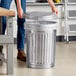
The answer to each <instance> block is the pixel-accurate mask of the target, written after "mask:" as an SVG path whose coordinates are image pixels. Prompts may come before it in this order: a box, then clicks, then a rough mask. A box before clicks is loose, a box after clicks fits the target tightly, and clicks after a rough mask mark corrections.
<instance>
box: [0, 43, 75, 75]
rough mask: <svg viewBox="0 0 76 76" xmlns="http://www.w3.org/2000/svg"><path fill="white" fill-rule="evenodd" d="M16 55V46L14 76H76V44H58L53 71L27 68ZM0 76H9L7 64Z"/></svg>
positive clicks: (2, 67)
mask: <svg viewBox="0 0 76 76" xmlns="http://www.w3.org/2000/svg"><path fill="white" fill-rule="evenodd" d="M5 51H6V48H5V47H4V52H5ZM16 54H17V50H16V45H14V74H13V76H76V42H70V43H69V44H66V43H64V42H57V46H56V61H55V67H54V68H51V69H30V68H27V67H26V64H25V62H24V63H23V62H21V61H18V60H16ZM0 76H7V75H6V64H5V63H4V64H3V65H2V66H0ZM10 76H12V75H10Z"/></svg>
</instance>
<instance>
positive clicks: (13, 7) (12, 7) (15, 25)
mask: <svg viewBox="0 0 76 76" xmlns="http://www.w3.org/2000/svg"><path fill="white" fill-rule="evenodd" d="M10 10H13V11H15V14H16V16H15V17H14V18H13V37H14V38H16V37H17V11H16V6H15V3H14V0H13V1H12V3H11V7H10Z"/></svg>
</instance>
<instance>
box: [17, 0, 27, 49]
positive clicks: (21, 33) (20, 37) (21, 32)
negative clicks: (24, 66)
mask: <svg viewBox="0 0 76 76" xmlns="http://www.w3.org/2000/svg"><path fill="white" fill-rule="evenodd" d="M25 2H26V1H25V0H21V6H22V9H23V12H25V10H26V8H25V7H26V3H25ZM24 23H25V19H24V18H22V19H21V18H19V17H18V16H17V25H18V31H17V49H18V50H24V42H25V28H24Z"/></svg>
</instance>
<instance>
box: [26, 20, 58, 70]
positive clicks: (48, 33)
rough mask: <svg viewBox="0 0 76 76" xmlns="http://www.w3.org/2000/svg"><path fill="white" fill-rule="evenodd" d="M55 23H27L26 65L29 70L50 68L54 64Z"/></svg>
mask: <svg viewBox="0 0 76 76" xmlns="http://www.w3.org/2000/svg"><path fill="white" fill-rule="evenodd" d="M56 27H57V22H55V21H37V22H36V21H32V22H31V21H29V22H26V24H25V30H26V39H27V40H26V50H27V61H26V64H27V66H28V67H31V68H39V69H40V68H42V69H43V68H50V67H53V66H54V64H55V47H56Z"/></svg>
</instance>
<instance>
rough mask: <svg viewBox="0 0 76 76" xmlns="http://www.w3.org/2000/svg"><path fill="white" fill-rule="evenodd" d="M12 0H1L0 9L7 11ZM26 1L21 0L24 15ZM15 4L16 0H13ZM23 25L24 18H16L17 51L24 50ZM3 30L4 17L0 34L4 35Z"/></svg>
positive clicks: (4, 24) (4, 25)
mask: <svg viewBox="0 0 76 76" xmlns="http://www.w3.org/2000/svg"><path fill="white" fill-rule="evenodd" d="M11 1H12V0H1V4H0V7H3V8H6V9H9V8H10V4H11ZM25 2H26V1H25V0H21V6H22V9H23V12H24V13H25V10H26V8H25V6H26V3H25ZM15 4H16V0H15ZM24 23H25V19H24V18H22V19H21V18H19V17H18V16H17V25H18V31H17V49H18V50H24V42H25V29H24ZM5 30H6V17H2V34H5Z"/></svg>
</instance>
